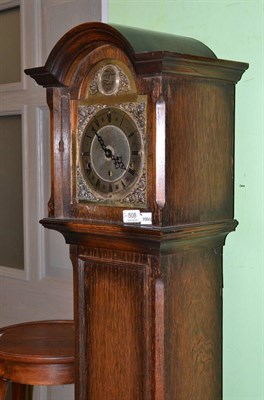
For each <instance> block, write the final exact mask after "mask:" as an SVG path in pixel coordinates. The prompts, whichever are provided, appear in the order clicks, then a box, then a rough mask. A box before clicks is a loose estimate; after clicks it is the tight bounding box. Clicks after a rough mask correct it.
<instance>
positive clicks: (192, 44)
mask: <svg viewBox="0 0 264 400" xmlns="http://www.w3.org/2000/svg"><path fill="white" fill-rule="evenodd" d="M104 45H111V46H113V47H116V48H118V49H120V50H121V51H123V52H124V53H125V54H126V55H127V56H128V58H129V59H130V60H131V62H132V64H133V65H134V67H135V70H136V72H137V73H138V74H139V75H146V76H147V75H149V74H153V73H154V74H162V73H174V74H175V73H176V74H179V75H187V76H188V75H189V76H190V75H191V76H197V77H199V76H201V77H205V76H207V77H208V78H214V79H215V78H218V79H224V80H227V81H232V82H237V81H238V80H239V79H240V78H241V75H242V73H243V72H244V70H245V69H246V68H247V64H244V63H239V62H230V61H225V60H218V59H217V58H216V56H215V54H214V53H213V52H212V51H211V50H210V49H209V48H208V47H207V46H206V45H204V44H203V43H202V42H200V41H198V40H195V39H192V38H188V37H183V36H176V35H172V34H168V33H161V32H155V31H148V30H146V29H139V28H132V27H126V26H120V25H108V24H104V23H100V22H91V23H84V24H81V25H78V26H77V27H75V28H73V29H71V30H70V31H68V32H67V33H66V34H65V35H64V36H63V37H62V38H61V39H60V40H59V41H58V42H57V44H56V45H55V46H54V48H53V49H52V51H51V53H50V55H49V57H48V59H47V62H46V63H45V65H44V66H43V67H37V68H30V69H27V70H25V73H26V74H27V75H30V76H31V77H32V78H33V79H35V81H36V82H37V83H38V84H39V85H42V86H44V87H64V86H70V85H71V83H72V79H73V75H74V73H75V72H76V69H77V68H78V66H79V65H80V64H81V63H82V62H83V60H85V59H86V57H87V56H89V54H90V53H91V52H92V51H94V50H95V49H97V48H99V47H101V46H104Z"/></svg>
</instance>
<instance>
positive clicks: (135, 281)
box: [26, 23, 247, 400]
mask: <svg viewBox="0 0 264 400" xmlns="http://www.w3.org/2000/svg"><path fill="white" fill-rule="evenodd" d="M246 68H247V64H244V63H238V62H230V61H223V60H218V59H217V58H216V56H215V55H214V53H213V52H212V51H211V50H210V49H208V48H207V47H206V46H205V45H203V44H202V43H200V42H198V41H196V40H193V39H189V38H184V37H178V36H172V35H168V34H161V33H157V32H149V31H145V30H137V29H133V28H128V27H121V26H119V27H117V26H116V27H113V26H109V25H105V24H102V23H87V24H83V25H80V26H77V27H76V28H74V29H72V30H71V31H69V32H68V33H67V34H66V35H65V36H63V37H62V39H60V41H59V42H58V43H57V44H56V46H55V47H54V48H53V50H52V52H51V53H50V55H49V57H48V60H47V62H46V64H45V66H43V67H40V68H32V69H29V70H26V73H27V74H28V75H30V76H31V77H33V78H34V79H35V80H36V81H37V83H39V84H40V85H43V86H44V87H46V88H47V99H48V104H49V108H50V113H51V151H52V165H51V167H52V168H51V170H52V189H51V190H52V191H51V198H50V201H49V216H48V218H46V219H44V220H42V221H41V222H42V224H43V225H44V226H45V227H47V228H50V229H55V230H57V231H59V232H61V233H62V234H63V235H64V237H65V239H66V242H67V243H69V244H70V256H71V260H72V264H73V271H74V310H75V317H74V318H75V324H76V393H75V396H76V399H77V400H103V399H104V400H212V399H214V400H220V399H221V398H222V249H223V245H224V241H225V238H226V235H227V234H228V233H229V232H230V231H233V230H234V229H235V227H236V224H237V223H236V221H235V220H234V219H233V148H234V95H235V83H236V82H237V81H238V80H239V79H240V78H241V75H242V73H243V72H244V70H245V69H246Z"/></svg>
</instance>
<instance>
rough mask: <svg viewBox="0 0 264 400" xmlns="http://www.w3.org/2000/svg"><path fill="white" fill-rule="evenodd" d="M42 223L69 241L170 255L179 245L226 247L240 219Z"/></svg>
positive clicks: (81, 244)
mask: <svg viewBox="0 0 264 400" xmlns="http://www.w3.org/2000/svg"><path fill="white" fill-rule="evenodd" d="M40 223H41V224H42V225H43V226H44V227H45V228H48V229H52V230H56V231H58V232H60V233H61V234H62V235H63V236H64V239H65V241H66V243H67V244H71V245H79V246H87V245H88V246H89V247H91V248H101V247H102V248H108V249H115V250H118V249H119V250H120V249H122V250H123V251H127V252H140V253H142V254H145V253H147V254H149V253H151V254H152V255H158V254H160V253H163V254H170V253H173V252H175V250H176V249H177V248H183V249H186V250H188V251H190V250H191V249H192V248H194V249H195V248H197V246H198V247H204V246H205V247H208V244H209V242H211V244H212V247H218V246H219V245H220V246H223V245H224V242H225V239H226V236H227V235H228V233H230V232H232V231H234V230H235V229H236V226H237V224H238V223H237V221H236V220H226V221H215V222H208V223H197V224H188V225H178V226H167V227H160V226H147V225H145V226H139V225H131V224H107V223H98V222H96V221H94V222H91V221H86V220H79V221H78V222H77V221H76V220H71V219H60V218H59V219H58V218H44V219H42V220H41V221H40Z"/></svg>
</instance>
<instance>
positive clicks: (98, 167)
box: [79, 107, 143, 198]
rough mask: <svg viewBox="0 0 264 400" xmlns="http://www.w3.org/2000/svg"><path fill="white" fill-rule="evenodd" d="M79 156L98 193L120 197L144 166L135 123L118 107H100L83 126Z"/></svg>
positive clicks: (134, 181)
mask: <svg viewBox="0 0 264 400" xmlns="http://www.w3.org/2000/svg"><path fill="white" fill-rule="evenodd" d="M79 157H80V167H81V171H82V175H83V177H84V180H85V181H86V183H87V184H88V186H89V187H90V188H91V189H92V190H93V191H94V192H95V193H96V194H98V195H99V196H100V197H102V198H112V197H113V196H114V197H119V196H120V198H121V197H122V196H124V194H125V193H126V192H128V191H129V190H130V189H131V188H132V187H133V186H134V185H135V183H136V182H137V180H138V178H139V176H140V173H141V170H142V164H143V144H142V139H141V135H140V132H139V130H138V128H137V125H136V123H135V122H134V120H133V119H132V118H131V116H130V115H129V114H128V113H127V112H125V111H124V110H121V109H119V108H117V107H108V108H103V109H101V110H100V111H98V112H97V113H96V114H95V115H94V116H93V117H92V118H91V119H90V121H89V122H88V124H87V125H86V126H85V128H84V130H83V134H82V139H81V144H80V155H79Z"/></svg>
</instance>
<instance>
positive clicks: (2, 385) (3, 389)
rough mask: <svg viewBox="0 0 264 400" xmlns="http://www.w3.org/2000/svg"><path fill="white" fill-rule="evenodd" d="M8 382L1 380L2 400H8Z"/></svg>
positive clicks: (0, 392) (0, 399)
mask: <svg viewBox="0 0 264 400" xmlns="http://www.w3.org/2000/svg"><path fill="white" fill-rule="evenodd" d="M7 388H8V381H6V380H4V379H0V400H6V394H7Z"/></svg>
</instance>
